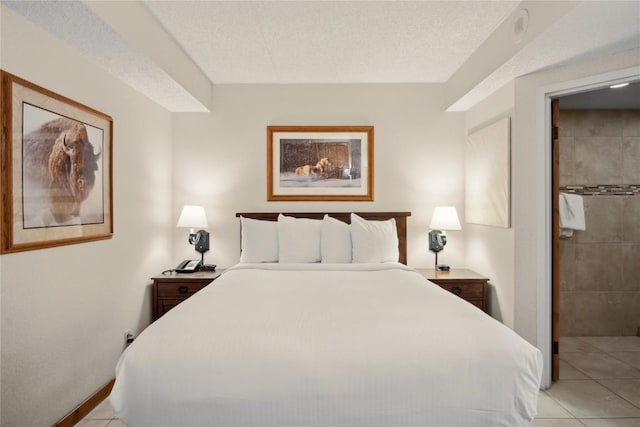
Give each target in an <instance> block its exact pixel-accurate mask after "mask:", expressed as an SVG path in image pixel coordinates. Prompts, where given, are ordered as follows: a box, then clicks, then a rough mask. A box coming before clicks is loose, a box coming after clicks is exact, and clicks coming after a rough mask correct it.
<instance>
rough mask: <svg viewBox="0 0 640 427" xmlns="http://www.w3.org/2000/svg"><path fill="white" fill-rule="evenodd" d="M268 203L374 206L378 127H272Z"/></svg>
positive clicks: (268, 164)
mask: <svg viewBox="0 0 640 427" xmlns="http://www.w3.org/2000/svg"><path fill="white" fill-rule="evenodd" d="M267 200H268V201H368V202H371V201H373V126H268V127H267Z"/></svg>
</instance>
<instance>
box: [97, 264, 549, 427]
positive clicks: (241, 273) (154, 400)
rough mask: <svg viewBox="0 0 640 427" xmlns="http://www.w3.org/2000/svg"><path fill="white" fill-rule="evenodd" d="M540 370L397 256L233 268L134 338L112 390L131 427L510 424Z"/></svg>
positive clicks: (512, 336)
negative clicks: (387, 260)
mask: <svg viewBox="0 0 640 427" xmlns="http://www.w3.org/2000/svg"><path fill="white" fill-rule="evenodd" d="M541 371H542V355H541V353H540V352H539V351H538V350H537V349H536V348H535V347H533V346H532V345H530V344H529V343H528V342H526V341H525V340H523V339H522V338H521V337H519V336H518V335H517V334H516V333H514V332H513V331H512V330H511V329H509V328H507V327H506V326H504V325H503V324H501V323H499V322H498V321H496V320H495V319H493V318H491V317H489V316H488V315H486V314H485V313H483V312H482V311H480V310H479V309H477V308H476V307H474V306H472V305H471V304H469V303H467V302H466V301H464V300H462V299H460V298H458V297H456V296H454V295H453V294H450V293H448V292H446V291H444V290H442V289H441V288H440V287H438V286H437V285H435V284H434V283H432V282H429V281H427V280H426V279H424V278H423V277H422V276H421V275H420V274H419V273H418V272H416V271H415V270H412V269H411V268H409V267H406V266H404V265H402V264H398V263H383V264H329V265H327V264H321V263H318V264H290V265H286V264H239V265H237V266H235V267H234V268H232V269H230V270H227V271H226V272H225V273H224V274H223V275H222V276H221V277H219V278H218V279H217V280H216V281H215V282H214V283H213V284H211V285H210V286H208V287H206V288H205V289H203V290H202V291H200V292H198V293H197V294H195V295H194V296H192V297H191V298H189V299H188V300H186V301H185V302H184V303H182V304H180V305H179V306H177V307H175V308H174V309H172V310H171V311H169V312H168V313H167V314H165V315H164V316H163V317H161V318H160V319H158V320H157V321H156V322H154V323H153V324H151V325H150V326H149V327H148V328H147V329H146V330H144V331H143V332H142V333H141V334H140V335H139V337H138V338H137V339H136V340H135V341H134V342H133V343H132V344H131V345H130V346H129V347H128V348H127V349H126V351H125V352H124V353H123V354H122V356H121V358H120V360H119V362H118V365H117V367H116V382H115V385H114V388H113V390H112V392H111V395H110V397H109V399H110V401H111V404H112V406H113V407H114V410H115V412H116V415H117V416H118V417H119V418H120V419H121V420H123V421H124V422H126V423H127V425H128V426H129V427H142V426H149V427H151V426H153V427H162V426H167V427H168V426H171V427H179V426H211V427H214V426H226V427H230V426H247V427H249V426H265V427H266V426H331V427H339V426H349V427H358V426H385V427H390V426H434V427H435V426H437V427H446V426H456V427H459V426H492V427H499V426H505V427H518V426H526V425H528V424H529V422H530V421H531V420H532V419H533V418H534V416H535V411H536V404H537V398H538V390H539V385H540V378H541Z"/></svg>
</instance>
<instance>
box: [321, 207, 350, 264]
mask: <svg viewBox="0 0 640 427" xmlns="http://www.w3.org/2000/svg"><path fill="white" fill-rule="evenodd" d="M320 246H321V253H322V262H326V263H342V264H343V263H350V262H351V229H350V228H349V224H347V223H344V222H342V221H340V220H337V219H335V218H331V217H330V216H329V215H325V216H324V219H323V220H322V236H321V238H320Z"/></svg>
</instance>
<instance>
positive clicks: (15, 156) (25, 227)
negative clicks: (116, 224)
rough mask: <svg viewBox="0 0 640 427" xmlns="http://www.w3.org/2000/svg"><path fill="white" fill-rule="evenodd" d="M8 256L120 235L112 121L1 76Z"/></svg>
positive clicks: (1, 207)
mask: <svg viewBox="0 0 640 427" xmlns="http://www.w3.org/2000/svg"><path fill="white" fill-rule="evenodd" d="M0 78H1V86H0V91H1V97H0V111H1V118H2V119H1V120H2V123H1V125H2V132H1V138H2V141H1V143H2V145H1V149H0V166H1V175H2V184H1V188H0V193H1V196H2V203H0V229H1V237H2V239H1V240H2V241H1V247H0V252H1V253H9V252H19V251H27V250H33V249H42V248H46V247H52V246H61V245H69V244H75V243H82V242H88V241H94V240H101V239H109V238H111V237H112V235H113V196H112V177H111V175H112V163H111V161H112V131H113V119H112V118H111V117H109V116H107V115H106V114H103V113H101V112H99V111H96V110H94V109H92V108H90V107H87V106H85V105H82V104H80V103H78V102H75V101H73V100H71V99H68V98H65V97H63V96H61V95H58V94H56V93H54V92H51V91H49V90H47V89H44V88H42V87H39V86H36V85H34V84H33V83H30V82H28V81H26V80H23V79H21V78H19V77H16V76H14V75H12V74H9V73H7V72H4V71H0Z"/></svg>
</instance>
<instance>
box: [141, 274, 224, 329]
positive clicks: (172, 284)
mask: <svg viewBox="0 0 640 427" xmlns="http://www.w3.org/2000/svg"><path fill="white" fill-rule="evenodd" d="M221 274H222V271H220V270H218V271H198V272H196V273H184V274H180V273H172V274H170V275H162V276H155V277H153V278H152V279H153V295H152V301H151V321H152V322H153V321H155V320H157V319H158V318H159V317H161V316H162V315H163V314H165V313H166V312H167V311H169V310H171V309H172V308H173V307H175V306H176V305H178V304H180V303H181V302H183V301H184V300H186V299H187V298H189V297H190V296H192V295H193V294H195V293H196V292H198V291H200V290H201V289H202V288H204V287H206V286H207V285H209V284H210V283H211V282H213V281H214V280H216V279H217V278H218V277H220V275H221Z"/></svg>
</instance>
